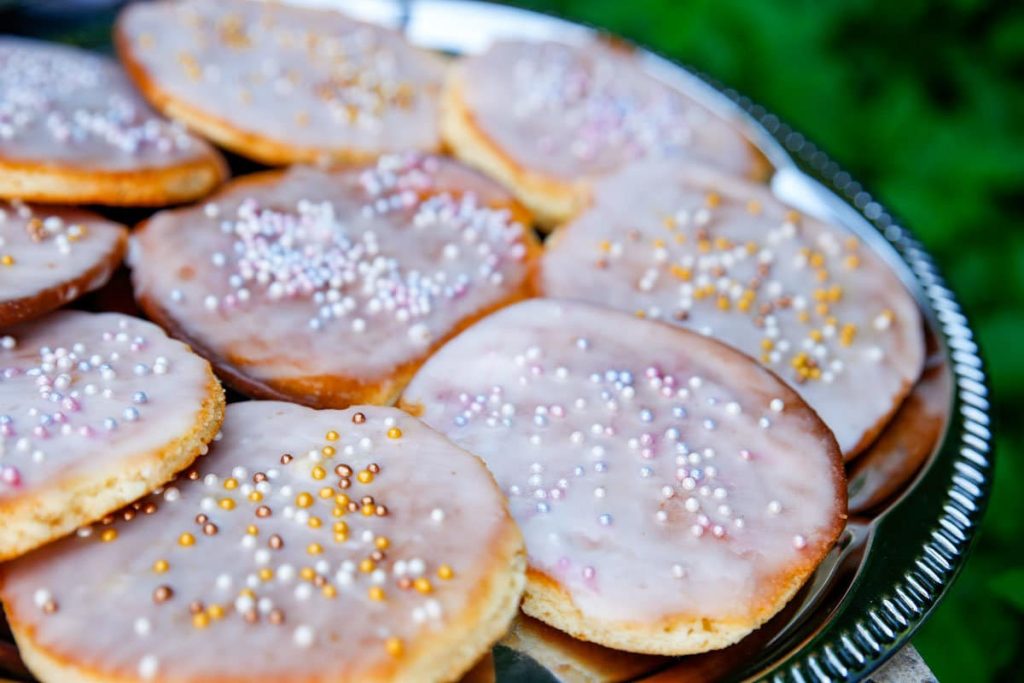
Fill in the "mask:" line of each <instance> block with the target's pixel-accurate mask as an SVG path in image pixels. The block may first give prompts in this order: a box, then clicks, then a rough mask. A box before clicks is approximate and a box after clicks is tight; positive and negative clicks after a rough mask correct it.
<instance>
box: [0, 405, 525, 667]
mask: <svg viewBox="0 0 1024 683" xmlns="http://www.w3.org/2000/svg"><path fill="white" fill-rule="evenodd" d="M524 555H525V553H524V550H523V540H522V536H521V534H520V533H519V530H518V528H517V527H516V525H515V523H514V522H513V520H512V518H511V516H510V515H509V513H508V510H507V507H506V505H505V501H504V499H503V498H502V496H501V493H500V491H499V490H498V488H497V486H496V485H495V483H494V479H493V478H492V477H491V475H490V474H489V473H488V472H487V469H486V468H485V467H484V466H483V464H482V463H481V462H480V461H479V459H477V458H475V457H473V456H472V455H470V454H469V453H466V452H465V451H462V450H461V449H459V448H457V447H456V446H455V445H454V444H452V443H451V442H450V441H448V440H447V439H445V438H444V437H443V436H442V435H440V434H438V433H437V432H435V431H434V430H432V429H429V428H428V427H426V426H425V425H423V424H422V423H421V422H420V421H419V420H416V419H415V418H413V417H411V416H409V415H407V414H405V413H403V412H401V411H399V410H395V409H393V408H378V407H367V408H358V409H352V410H347V411H344V412H342V411H336V410H323V411H316V410H312V409H309V408H304V407H301V406H297V405H294V404H287V403H278V402H259V401H255V402H244V403H236V404H232V405H231V406H229V407H228V409H227V416H226V419H225V421H224V430H223V433H222V436H221V437H220V438H219V439H218V440H217V442H216V443H215V444H213V446H212V448H211V451H210V453H209V454H208V455H207V456H205V457H203V458H201V459H200V460H198V461H197V463H196V465H195V466H194V467H193V468H191V469H190V470H189V471H188V472H187V473H185V474H183V475H182V476H180V477H179V478H178V480H177V481H175V482H174V483H173V484H172V485H170V486H168V487H167V488H165V489H163V490H162V491H158V492H156V493H154V495H152V496H150V497H148V498H146V499H143V500H141V501H139V502H138V503H136V504H134V505H132V506H130V507H128V508H125V510H124V511H123V512H122V513H120V514H117V515H113V516H112V518H111V520H109V524H107V523H99V524H94V525H92V526H91V527H86V528H84V529H82V530H80V532H79V533H78V535H77V536H76V537H70V538H67V539H64V540H62V541H60V542H59V543H55V544H53V545H52V546H49V547H47V548H44V549H42V550H41V551H39V552H36V553H33V554H31V555H29V556H27V557H25V558H21V559H19V560H17V561H15V562H13V563H10V564H7V565H4V566H3V567H2V568H0V597H2V598H3V602H4V607H5V610H6V612H7V616H8V620H9V621H10V624H11V630H12V631H13V633H14V635H15V638H16V639H17V642H18V646H19V648H20V649H21V652H22V655H23V657H24V659H25V662H26V663H27V664H28V666H29V667H30V668H31V669H32V671H33V673H35V674H36V676H38V677H39V678H40V679H41V680H43V681H47V682H49V681H61V682H64V681H75V682H77V681H90V682H94V683H95V682H100V681H104V682H106V681H110V682H113V681H129V680H161V681H171V680H173V681H176V682H177V683H191V682H195V683H199V682H206V681H223V682H225V683H240V682H241V681H245V682H247V683H249V682H251V683H260V682H263V681H266V682H268V683H269V682H271V681H272V682H273V683H290V682H292V681H294V682H302V683H305V682H307V681H371V680H372V681H447V680H455V679H457V678H458V677H459V675H460V674H462V673H463V672H464V671H466V670H468V669H469V668H470V667H471V666H472V665H473V663H474V662H475V661H476V659H477V658H478V657H480V656H481V655H483V654H484V653H485V652H486V651H487V650H488V649H489V648H490V646H491V645H492V644H493V643H494V642H495V641H496V640H498V639H499V638H500V637H501V635H502V634H503V633H504V632H505V630H506V629H507V628H508V625H509V623H510V622H511V620H512V618H513V617H514V615H515V613H516V611H517V606H518V603H519V598H520V595H521V593H522V589H523V584H524V581H525V579H524V567H525V558H524ZM112 606H115V607H116V608H115V609H111V607H112ZM83 623H88V624H90V626H91V627H90V628H88V629H83V628H81V624H83Z"/></svg>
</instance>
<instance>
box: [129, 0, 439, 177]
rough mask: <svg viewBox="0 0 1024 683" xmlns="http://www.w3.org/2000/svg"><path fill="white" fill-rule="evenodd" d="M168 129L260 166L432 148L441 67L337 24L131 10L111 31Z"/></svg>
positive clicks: (284, 10)
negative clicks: (195, 135)
mask: <svg viewBox="0 0 1024 683" xmlns="http://www.w3.org/2000/svg"><path fill="white" fill-rule="evenodd" d="M114 37H115V44H116V46H117V50H118V54H119V55H120V57H121V60H122V62H124V64H125V67H126V68H127V70H128V73H129V74H130V75H131V77H132V78H133V79H134V81H135V83H136V85H138V86H139V89H140V90H141V91H142V92H143V94H145V96H146V97H147V98H148V99H149V100H150V102H152V103H153V105H154V106H155V107H156V108H158V109H159V110H161V111H162V112H164V113H165V114H166V115H168V116H170V117H171V118H173V119H175V120H177V121H181V122H183V123H185V124H186V125H187V126H189V127H190V128H192V129H193V130H195V131H198V132H199V133H201V134H202V135H204V136H206V137H207V138H209V139H210V140H213V141H214V142H216V143H217V144H219V145H221V146H223V147H226V148H227V149H230V150H231V151H233V152H236V153H238V154H241V155H243V156H246V157H249V158H250V159H255V160H256V161H259V162H261V163H264V164H269V165H284V164H292V163H313V162H321V161H326V162H346V163H355V162H366V161H370V160H372V159H374V158H376V157H377V156H379V155H380V154H384V153H388V152H403V151H407V150H419V151H428V152H433V151H437V150H438V149H439V148H440V133H439V131H438V113H437V108H438V107H437V102H438V98H439V96H440V91H441V84H442V80H443V74H444V63H443V61H442V60H441V58H440V57H438V56H436V55H434V54H431V53H429V52H425V51H423V50H419V49H417V48H414V47H412V46H411V45H409V44H408V43H406V42H405V39H404V38H403V37H402V36H401V35H399V34H398V33H396V32H393V31H391V30H388V29H384V28H380V27H377V26H372V25H369V24H364V23H361V22H358V21H355V20H353V19H350V18H349V17H347V16H345V15H344V14H341V13H339V12H335V11H330V10H322V9H310V8H302V7H296V6H294V5H291V4H288V3H263V2H255V1H253V0H222V1H219V2H204V1H202V0H182V1H170V0H160V1H158V2H147V3H136V4H132V5H130V6H128V7H127V8H126V9H125V10H124V11H123V12H122V14H121V15H120V17H119V18H118V21H117V26H116V29H115V36H114Z"/></svg>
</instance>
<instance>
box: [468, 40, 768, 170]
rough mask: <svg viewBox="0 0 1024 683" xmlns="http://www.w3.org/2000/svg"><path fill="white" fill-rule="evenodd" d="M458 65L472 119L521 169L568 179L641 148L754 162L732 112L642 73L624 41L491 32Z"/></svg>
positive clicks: (639, 153)
mask: <svg viewBox="0 0 1024 683" xmlns="http://www.w3.org/2000/svg"><path fill="white" fill-rule="evenodd" d="M461 68H462V72H461V74H462V75H461V80H460V88H461V93H460V94H461V97H462V100H463V102H464V104H465V106H466V107H467V109H468V110H469V112H470V114H471V116H472V119H473V122H474V124H475V125H476V126H477V127H478V128H479V129H480V130H481V132H483V133H484V134H485V135H486V136H487V137H488V138H490V139H491V140H492V141H493V142H494V143H495V144H496V146H497V147H498V149H500V150H501V152H502V153H503V154H504V155H507V156H508V157H510V158H511V159H512V160H513V161H514V162H516V163H517V164H518V165H520V166H521V167H523V168H524V169H526V170H529V171H534V172H538V173H542V174H544V175H547V176H551V177H554V178H556V179H559V180H563V181H575V180H580V179H585V178H590V177H593V176H598V175H603V174H605V173H608V172H610V171H613V170H615V169H617V168H620V167H622V166H624V165H625V164H627V163H630V162H633V161H635V160H637V159H640V158H648V157H654V158H664V157H669V158H684V159H688V158H694V159H698V160H702V161H704V162H708V163H714V164H717V165H720V166H721V167H722V168H724V169H727V170H730V171H733V172H736V173H740V174H744V173H749V172H751V171H752V170H753V167H754V156H753V154H752V152H751V149H750V146H749V143H748V142H747V141H746V140H745V138H744V137H743V136H742V135H741V134H740V132H739V129H738V126H739V122H736V121H732V122H730V121H726V120H724V119H721V118H719V117H717V116H716V115H714V114H712V113H711V112H710V111H708V110H707V109H705V108H704V107H703V106H701V105H700V104H698V103H697V102H695V101H694V100H692V99H690V98H689V97H688V96H687V95H686V94H684V93H682V92H679V91H678V90H676V89H674V88H671V87H669V86H668V85H666V84H664V83H662V82H661V81H659V80H657V79H655V78H654V77H652V76H651V75H649V74H647V73H646V72H645V71H644V70H643V67H642V66H641V65H640V64H639V60H638V59H637V57H635V56H634V55H632V54H630V53H629V52H628V51H627V50H626V49H625V48H621V47H619V48H615V47H612V46H609V45H606V44H603V43H600V42H597V41H594V42H592V43H589V44H586V45H584V46H576V47H573V46H569V45H565V44H561V43H554V42H540V43H534V42H498V43H495V44H494V45H492V46H491V47H490V49H489V50H487V51H486V52H485V53H483V54H481V55H477V56H471V57H467V58H465V59H464V60H463V61H462V62H461Z"/></svg>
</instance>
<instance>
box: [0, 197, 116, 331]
mask: <svg viewBox="0 0 1024 683" xmlns="http://www.w3.org/2000/svg"><path fill="white" fill-rule="evenodd" d="M127 241H128V231H127V229H126V228H125V227H124V226H123V225H119V224H117V223H111V222H110V221H106V220H103V219H102V218H100V217H99V216H96V215H94V214H91V213H87V212H85V211H79V210H75V209H60V208H52V207H50V208H43V207H39V208H36V207H32V206H29V205H28V204H25V203H23V202H19V201H13V202H9V203H6V202H3V201H0V328H2V327H5V326H7V325H12V324H14V323H18V322H21V321H23V320H28V319H30V318H35V317H38V316H40V315H42V314H43V313H47V312H49V311H52V310H53V309H55V308H59V307H61V306H63V305H64V304H66V303H67V302H69V301H72V300H74V299H76V298H78V297H79V296H81V295H82V294H85V293H86V292H91V291H93V290H94V289H97V288H99V287H101V286H102V285H103V284H104V283H106V281H107V280H109V279H110V276H111V275H112V274H113V272H114V270H115V269H116V268H117V266H118V265H119V264H120V263H121V257H122V256H123V255H124V250H125V245H126V244H127Z"/></svg>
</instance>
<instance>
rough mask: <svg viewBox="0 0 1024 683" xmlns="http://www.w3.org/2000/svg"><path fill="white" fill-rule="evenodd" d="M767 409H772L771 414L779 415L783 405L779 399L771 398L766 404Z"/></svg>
mask: <svg viewBox="0 0 1024 683" xmlns="http://www.w3.org/2000/svg"><path fill="white" fill-rule="evenodd" d="M768 407H769V408H771V409H772V412H775V413H781V412H782V409H783V408H784V407H785V404H784V403H783V402H782V399H781V398H773V399H772V400H771V403H769V404H768Z"/></svg>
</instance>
